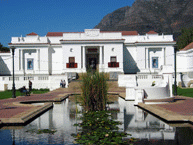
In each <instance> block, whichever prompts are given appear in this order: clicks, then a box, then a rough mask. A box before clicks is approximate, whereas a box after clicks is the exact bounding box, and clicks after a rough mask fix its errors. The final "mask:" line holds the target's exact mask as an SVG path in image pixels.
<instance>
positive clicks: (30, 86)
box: [29, 80, 32, 92]
mask: <svg viewBox="0 0 193 145" xmlns="http://www.w3.org/2000/svg"><path fill="white" fill-rule="evenodd" d="M31 90H32V82H31V81H30V80H29V92H31Z"/></svg>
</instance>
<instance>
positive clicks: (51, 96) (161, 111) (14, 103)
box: [0, 82, 193, 125]
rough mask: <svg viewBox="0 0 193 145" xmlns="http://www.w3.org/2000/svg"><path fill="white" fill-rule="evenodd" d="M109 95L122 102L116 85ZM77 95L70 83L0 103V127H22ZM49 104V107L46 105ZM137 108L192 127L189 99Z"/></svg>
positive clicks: (76, 87)
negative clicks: (189, 124)
mask: <svg viewBox="0 0 193 145" xmlns="http://www.w3.org/2000/svg"><path fill="white" fill-rule="evenodd" d="M109 86H110V87H109V93H114V94H119V96H121V97H122V98H125V88H119V87H118V85H117V82H109ZM75 93H76V94H80V93H81V90H80V84H79V83H77V82H71V83H70V87H69V88H59V89H57V90H54V91H51V92H48V93H45V94H32V95H31V96H23V97H17V98H15V99H12V98H11V99H4V100H0V125H17V124H19V125H23V124H25V123H26V122H28V121H29V120H31V119H33V118H34V117H36V116H37V115H39V114H40V113H42V112H45V111H46V110H48V109H50V108H51V107H52V102H60V101H62V100H64V99H65V98H66V97H68V95H69V94H75ZM21 102H48V103H44V105H37V106H35V105H31V104H23V103H22V104H21ZM49 102H50V103H49ZM138 106H139V107H141V108H143V109H145V110H147V111H149V112H151V113H153V114H154V115H157V116H158V117H160V118H162V119H163V120H165V121H167V122H183V121H186V122H188V123H192V124H193V98H189V97H182V96H177V97H175V102H173V103H168V104H157V105H155V104H154V105H153V104H151V105H150V104H143V103H140V104H139V105H138Z"/></svg>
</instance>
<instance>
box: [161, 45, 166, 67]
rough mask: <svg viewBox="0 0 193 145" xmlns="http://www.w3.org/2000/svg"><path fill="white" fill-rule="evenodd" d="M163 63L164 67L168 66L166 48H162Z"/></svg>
mask: <svg viewBox="0 0 193 145" xmlns="http://www.w3.org/2000/svg"><path fill="white" fill-rule="evenodd" d="M162 59H163V60H162V62H163V65H165V64H166V62H165V47H163V48H162Z"/></svg>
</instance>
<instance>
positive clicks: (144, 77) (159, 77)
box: [136, 74, 163, 79]
mask: <svg viewBox="0 0 193 145" xmlns="http://www.w3.org/2000/svg"><path fill="white" fill-rule="evenodd" d="M136 76H137V79H163V75H153V74H151V75H142V74H140V75H136Z"/></svg>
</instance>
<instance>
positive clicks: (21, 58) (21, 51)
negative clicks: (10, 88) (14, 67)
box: [19, 49, 23, 70]
mask: <svg viewBox="0 0 193 145" xmlns="http://www.w3.org/2000/svg"><path fill="white" fill-rule="evenodd" d="M19 56H20V63H19V64H20V66H19V70H23V50H22V49H20V50H19Z"/></svg>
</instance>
